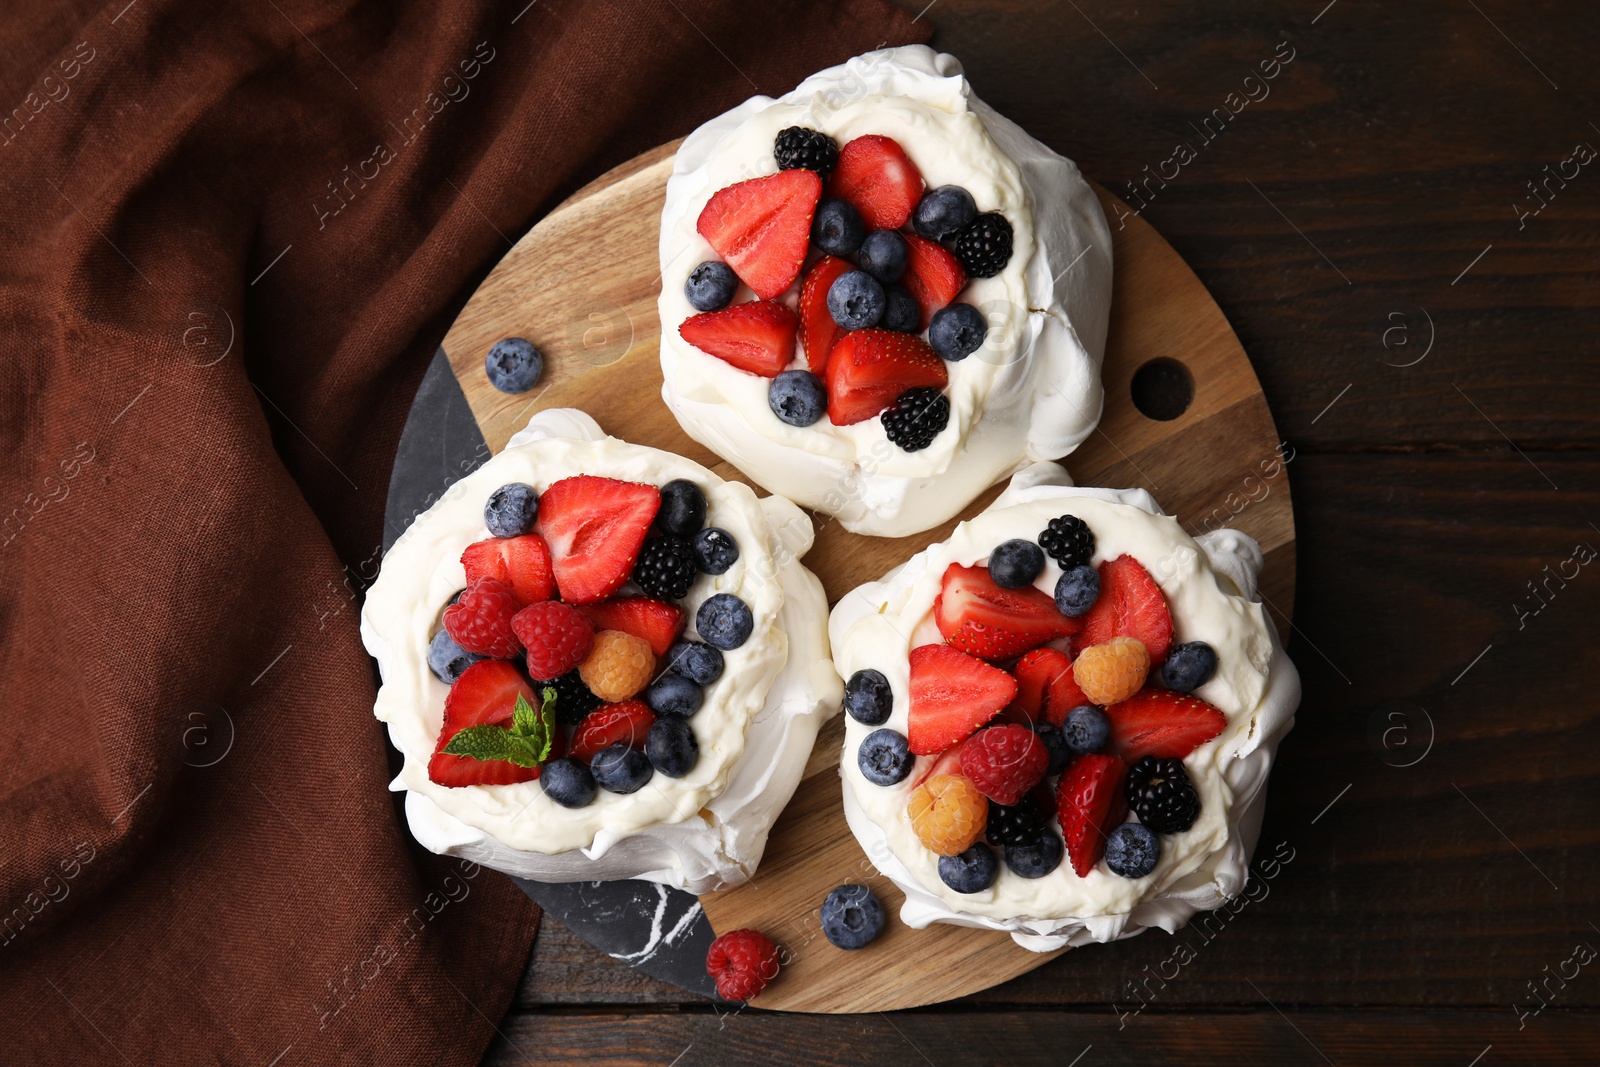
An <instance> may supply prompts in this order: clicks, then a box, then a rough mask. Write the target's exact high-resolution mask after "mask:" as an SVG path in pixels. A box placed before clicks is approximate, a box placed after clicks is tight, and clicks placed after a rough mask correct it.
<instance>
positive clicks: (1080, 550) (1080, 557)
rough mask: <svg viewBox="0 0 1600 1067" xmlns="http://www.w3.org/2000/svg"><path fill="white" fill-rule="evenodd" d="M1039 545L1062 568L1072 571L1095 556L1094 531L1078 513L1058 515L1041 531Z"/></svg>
mask: <svg viewBox="0 0 1600 1067" xmlns="http://www.w3.org/2000/svg"><path fill="white" fill-rule="evenodd" d="M1039 546H1040V547H1041V548H1043V549H1044V550H1045V551H1046V552H1048V553H1050V558H1051V559H1053V560H1055V561H1056V562H1057V563H1058V564H1060V565H1061V569H1062V570H1064V571H1070V570H1071V569H1072V568H1074V567H1082V566H1085V565H1086V564H1088V562H1089V560H1090V559H1092V558H1093V557H1094V531H1093V530H1091V529H1089V526H1088V524H1087V523H1085V522H1084V521H1083V520H1082V519H1080V518H1078V516H1076V515H1057V516H1056V517H1055V518H1053V519H1051V520H1050V525H1049V526H1046V527H1045V528H1044V529H1043V530H1041V531H1040V532H1039Z"/></svg>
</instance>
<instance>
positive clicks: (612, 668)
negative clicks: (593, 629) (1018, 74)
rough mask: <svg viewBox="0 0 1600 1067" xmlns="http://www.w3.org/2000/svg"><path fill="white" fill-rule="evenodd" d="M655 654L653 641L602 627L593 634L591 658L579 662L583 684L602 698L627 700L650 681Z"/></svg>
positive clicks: (654, 663)
mask: <svg viewBox="0 0 1600 1067" xmlns="http://www.w3.org/2000/svg"><path fill="white" fill-rule="evenodd" d="M655 673H656V657H655V655H654V654H653V653H652V652H651V651H650V642H648V641H646V640H645V639H644V638H642V637H635V636H633V635H632V634H628V633H623V632H622V631H621V630H601V631H600V632H599V633H597V634H595V635H594V645H593V647H591V648H590V650H589V655H588V657H587V658H586V659H585V660H584V661H583V662H582V663H581V664H579V665H578V676H579V677H580V678H582V679H583V684H584V685H586V686H588V687H589V690H590V691H591V692H592V693H594V695H595V696H597V697H599V698H600V699H601V700H605V701H610V702H615V701H619V700H627V699H628V698H629V697H631V696H633V695H634V694H635V693H637V692H639V690H641V689H643V688H644V687H645V686H647V685H649V684H650V679H651V677H652V676H654V675H655Z"/></svg>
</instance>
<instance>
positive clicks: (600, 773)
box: [589, 741, 655, 793]
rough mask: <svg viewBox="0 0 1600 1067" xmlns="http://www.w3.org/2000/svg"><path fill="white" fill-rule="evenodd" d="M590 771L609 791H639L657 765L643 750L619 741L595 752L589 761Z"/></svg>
mask: <svg viewBox="0 0 1600 1067" xmlns="http://www.w3.org/2000/svg"><path fill="white" fill-rule="evenodd" d="M589 773H590V774H592V775H594V780H595V783H596V784H597V785H599V786H600V788H601V789H604V790H606V791H607V792H610V793H637V792H638V791H639V790H641V789H643V788H644V785H645V783H646V782H648V781H649V780H650V776H651V775H652V774H654V773H655V767H653V766H652V765H651V763H650V757H648V756H646V755H645V754H644V753H643V752H640V751H639V750H638V749H636V748H629V747H628V746H627V745H625V744H623V743H622V742H620V741H618V742H617V743H616V744H614V745H611V746H609V747H608V748H603V749H601V750H600V751H599V752H597V753H595V755H594V758H593V759H591V760H590V761H589Z"/></svg>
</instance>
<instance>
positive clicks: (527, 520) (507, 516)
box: [483, 482, 539, 537]
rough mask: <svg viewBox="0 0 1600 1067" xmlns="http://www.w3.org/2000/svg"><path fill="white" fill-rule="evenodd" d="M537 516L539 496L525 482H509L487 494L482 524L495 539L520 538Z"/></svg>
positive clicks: (531, 526)
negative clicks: (487, 498) (487, 499)
mask: <svg viewBox="0 0 1600 1067" xmlns="http://www.w3.org/2000/svg"><path fill="white" fill-rule="evenodd" d="M538 515H539V494H538V493H537V492H535V491H534V488H533V486H531V485H528V484H527V483H526V482H511V483H509V484H506V485H502V486H501V487H500V488H498V489H496V490H495V491H494V492H493V493H490V494H489V502H488V503H487V504H485V505H484V506H483V524H484V525H485V526H487V527H488V528H489V532H490V533H491V534H493V535H494V536H495V537H521V536H522V535H523V534H525V533H527V532H528V531H529V530H531V529H533V520H534V519H536V518H537V517H538Z"/></svg>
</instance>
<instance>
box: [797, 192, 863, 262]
mask: <svg viewBox="0 0 1600 1067" xmlns="http://www.w3.org/2000/svg"><path fill="white" fill-rule="evenodd" d="M866 236H867V224H866V223H864V222H862V221H861V212H859V211H857V210H856V209H855V205H853V204H851V203H850V201H848V200H824V201H823V202H822V203H820V204H818V205H817V214H816V218H815V219H813V220H812V222H811V240H812V242H813V243H815V244H816V246H817V247H818V248H820V249H822V250H823V251H824V252H826V253H828V255H830V256H853V255H855V254H856V251H857V250H858V249H859V248H860V247H861V242H862V241H863V240H864V239H865V238H866Z"/></svg>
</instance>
